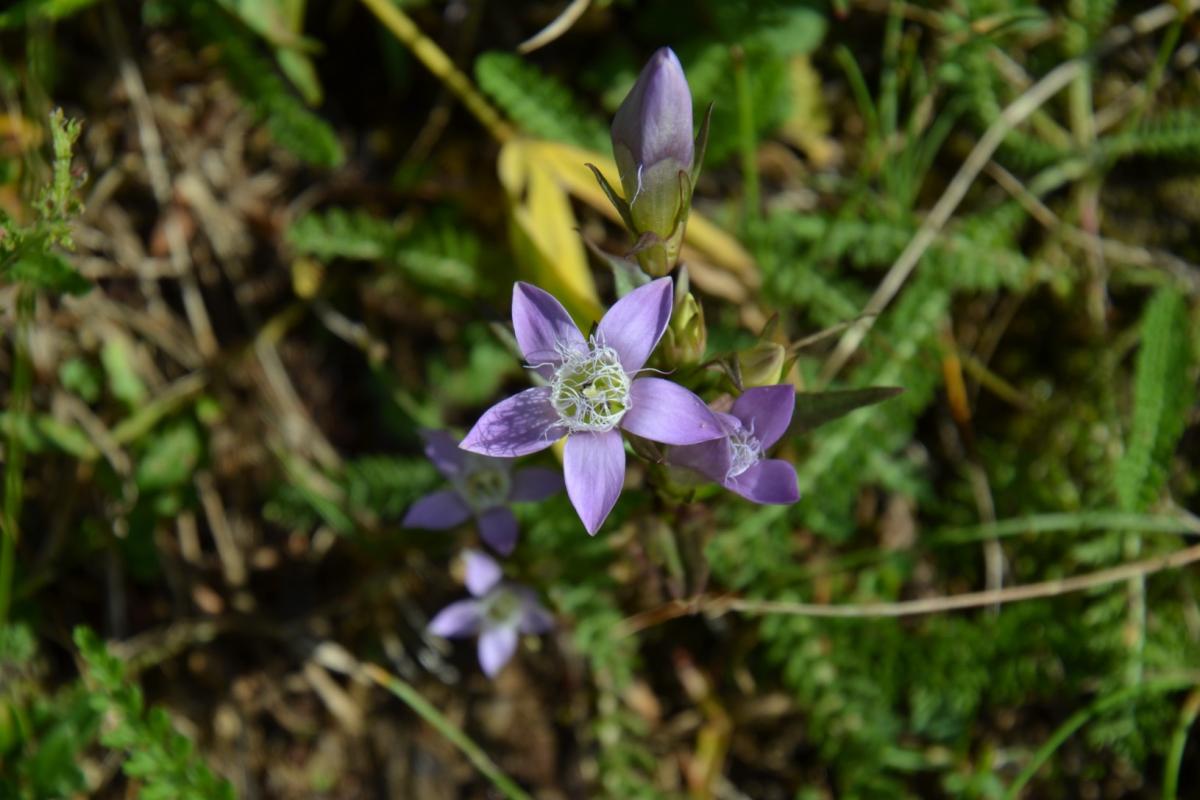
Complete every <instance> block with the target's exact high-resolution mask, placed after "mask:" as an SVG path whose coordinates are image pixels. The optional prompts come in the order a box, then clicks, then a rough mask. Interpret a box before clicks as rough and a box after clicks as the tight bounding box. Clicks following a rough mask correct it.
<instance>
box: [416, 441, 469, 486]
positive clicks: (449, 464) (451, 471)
mask: <svg viewBox="0 0 1200 800" xmlns="http://www.w3.org/2000/svg"><path fill="white" fill-rule="evenodd" d="M421 439H423V440H424V442H425V456H426V457H427V458H428V459H429V460H430V461H432V462H433V465H434V466H435V467H437V470H438V472H440V473H442V475H444V476H445V477H447V478H455V477H458V476H459V475H461V474H462V471H463V468H464V467H465V466H466V460H467V457H466V454H465V453H463V451H462V450H460V449H458V442H457V441H456V440H455V438H454V437H453V436H451V435H450V434H449V433H447V432H446V431H438V430H423V431H421Z"/></svg>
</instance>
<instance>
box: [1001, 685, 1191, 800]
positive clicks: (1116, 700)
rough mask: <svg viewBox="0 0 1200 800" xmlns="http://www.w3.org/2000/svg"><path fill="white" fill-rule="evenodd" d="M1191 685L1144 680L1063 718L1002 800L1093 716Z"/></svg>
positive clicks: (1011, 795) (1015, 791) (1011, 799)
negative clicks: (1141, 696)
mask: <svg viewBox="0 0 1200 800" xmlns="http://www.w3.org/2000/svg"><path fill="white" fill-rule="evenodd" d="M1195 683H1196V682H1195V680H1194V679H1192V678H1162V679H1160V680H1156V681H1147V682H1146V683H1140V684H1137V685H1136V686H1128V687H1126V688H1124V689H1121V690H1119V691H1116V692H1113V693H1112V694H1108V695H1105V696H1104V697H1101V698H1099V699H1098V700H1096V701H1095V702H1093V703H1092V704H1091V705H1090V706H1088V707H1087V708H1084V709H1081V710H1079V711H1076V712H1075V713H1074V714H1072V715H1071V716H1070V717H1068V718H1067V721H1066V722H1064V723H1063V724H1062V725H1060V726H1059V727H1058V730H1056V731H1054V733H1053V734H1052V735H1051V736H1050V738H1049V739H1047V740H1046V743H1045V744H1043V745H1042V746H1041V747H1039V748H1038V751H1037V752H1036V753H1034V754H1033V758H1032V759H1031V760H1030V762H1029V763H1028V764H1027V765H1026V766H1025V769H1023V770H1021V774H1020V775H1018V776H1017V777H1016V779H1015V780H1014V781H1013V782H1012V783H1011V784H1009V787H1008V791H1007V792H1005V793H1004V798H1005V800H1016V798H1017V797H1018V796H1020V794H1021V790H1023V789H1024V788H1025V785H1026V784H1027V783H1029V781H1030V780H1032V779H1033V776H1034V775H1036V774H1037V771H1038V770H1039V769H1041V767H1042V765H1043V764H1045V763H1046V762H1047V761H1049V760H1050V757H1051V756H1053V755H1054V752H1055V751H1056V750H1058V748H1059V747H1060V746H1062V743H1063V742H1065V741H1066V740H1067V739H1069V738H1070V737H1071V735H1072V734H1073V733H1075V732H1076V731H1077V730H1079V729H1080V728H1082V727H1083V726H1084V725H1086V724H1087V723H1088V722H1089V721H1090V720H1091V719H1092V718H1093V717H1096V716H1098V715H1100V714H1103V713H1104V712H1106V711H1109V710H1110V709H1113V708H1116V707H1117V706H1120V705H1122V704H1123V703H1125V702H1127V701H1128V700H1131V699H1133V698H1134V697H1137V696H1139V695H1141V694H1143V693H1145V694H1151V693H1153V694H1159V693H1165V692H1174V691H1177V690H1179V689H1183V688H1186V687H1188V686H1194V685H1195Z"/></svg>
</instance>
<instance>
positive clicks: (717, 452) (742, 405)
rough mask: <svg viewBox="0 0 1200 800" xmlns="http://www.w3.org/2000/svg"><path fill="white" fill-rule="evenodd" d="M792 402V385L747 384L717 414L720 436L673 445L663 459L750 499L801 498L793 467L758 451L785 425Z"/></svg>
mask: <svg viewBox="0 0 1200 800" xmlns="http://www.w3.org/2000/svg"><path fill="white" fill-rule="evenodd" d="M795 407H796V390H795V389H794V388H793V387H792V386H790V385H778V386H759V387H756V388H753V389H747V390H746V391H745V392H743V393H742V396H741V397H739V398H738V399H737V400H735V401H734V403H733V408H732V409H730V412H731V413H729V414H718V415H717V416H718V418H719V419H720V420H721V423H722V425H723V427H724V429H725V436H724V437H722V438H720V439H715V440H713V441H710V442H703V443H701V444H696V445H691V446H688V447H672V448H671V450H670V452H669V453H668V454H667V461H669V462H670V463H671V464H675V465H676V466H680V467H689V468H691V469H694V470H696V471H697V472H699V473H700V474H701V475H704V476H706V477H708V478H711V479H712V480H714V481H716V482H717V483H719V484H721V485H722V486H724V487H725V488H726V489H729V490H730V491H734V492H737V493H738V494H740V495H741V496H742V497H744V498H746V499H747V500H752V501H754V502H755V503H771V504H778V505H787V504H789V503H794V502H796V501H797V500H799V499H800V491H799V489H798V488H797V487H796V470H795V468H794V467H793V466H792V465H791V464H789V463H788V462H786V461H783V460H781V459H777V458H763V454H764V453H766V451H767V450H769V449H770V448H771V446H772V445H774V444H775V443H776V442H777V441H779V438H780V437H781V436H783V434H784V432H785V431H787V428H788V425H789V424H790V423H791V421H792V411H793V410H794V409H795Z"/></svg>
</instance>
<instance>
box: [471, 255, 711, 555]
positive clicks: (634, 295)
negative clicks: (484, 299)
mask: <svg viewBox="0 0 1200 800" xmlns="http://www.w3.org/2000/svg"><path fill="white" fill-rule="evenodd" d="M671 305H672V290H671V279H670V278H660V279H658V280H656V281H651V282H650V283H648V284H646V285H645V286H642V287H639V288H638V289H635V290H634V291H632V292H630V293H629V294H627V295H625V297H623V298H621V299H620V300H618V301H617V303H616V304H615V305H613V307H612V308H610V309H609V310H608V313H607V314H605V315H604V318H603V319H602V320H600V324H599V325H598V326H597V328H596V333H595V335H593V336H592V337H590V338H587V339H585V338H584V336H583V334H582V333H580V332H579V329H578V328H577V327H575V323H574V322H572V321H571V317H570V316H569V315H568V314H567V312H566V310H565V309H564V308H563V307H562V305H561V304H560V303H559V302H558V301H557V300H555V299H554V297H553V296H551V295H550V294H548V293H546V292H544V291H542V290H541V289H539V288H537V287H536V286H531V285H529V284H527V283H517V284H516V285H515V286H514V287H513V308H512V316H513V328H514V329H515V331H516V335H517V343H518V344H519V345H520V346H521V352H522V353H524V355H525V360H526V361H528V362H529V365H530V366H531V367H533V368H534V369H536V370H537V371H538V372H539V373H540V374H541V375H542V376H543V377H544V378H546V379H547V380H548V381H549V383H550V385H549V386H538V387H536V388H533V389H526V390H525V391H523V392H521V393H520V394H517V395H515V396H513V397H510V398H508V399H507V400H503V401H501V402H499V403H497V404H496V405H494V406H492V407H491V408H490V409H488V410H487V411H486V412H485V413H484V415H483V416H482V417H480V419H479V421H478V422H476V423H475V427H474V428H472V429H471V431H470V433H468V434H467V438H465V439H464V440H463V442H462V444H461V445H459V446H460V447H462V448H463V449H465V450H470V451H472V452H475V453H481V454H483V455H489V456H500V457H505V458H512V457H514V456H523V455H527V454H529V453H535V452H537V451H539V450H543V449H545V448H547V447H549V446H550V445H552V444H554V442H555V441H557V440H558V439H561V438H562V437H563V436H566V437H567V445H566V449H565V451H564V453H563V471H564V473H565V475H566V483H567V496H568V497H570V498H571V503H572V504H573V505H574V506H575V510H576V511H577V512H578V513H579V518H580V519H581V520H582V521H583V524H584V527H585V528H587V531H588V533H590V534H594V533H595V532H596V531H597V530H599V528H600V526H601V524H603V522H604V520H605V518H606V517H607V516H608V512H609V511H611V510H612V507H613V505H614V504H616V502H617V497H618V496H619V495H620V494H621V485H622V483H623V482H624V479H625V446H624V443H623V442H622V441H621V434H620V431H618V430H617V427H618V426H620V428H622V429H624V430H626V431H629V432H630V433H632V434H634V435H636V436H641V437H643V438H645V439H650V440H652V441H655V442H662V443H664V444H675V445H687V444H696V443H698V442H704V441H708V440H709V439H715V438H717V437H720V436H722V435H723V433H724V430H723V428H722V426H721V423H720V421H719V420H718V419H717V417H716V416H715V415H714V414H713V412H712V411H711V410H709V408H708V406H706V405H704V401H703V400H701V399H700V398H699V397H697V396H696V395H694V394H692V393H691V392H690V391H688V390H687V389H684V388H683V387H682V386H678V385H676V384H674V383H671V382H670V381H666V380H663V379H662V378H652V377H638V376H637V375H638V372H640V371H641V369H642V367H643V366H645V364H646V359H648V358H649V357H650V354H651V353H652V352H653V351H654V348H655V346H656V345H657V344H658V340H659V339H660V338H661V337H662V335H663V331H664V330H665V329H666V327H667V323H668V321H670V319H671Z"/></svg>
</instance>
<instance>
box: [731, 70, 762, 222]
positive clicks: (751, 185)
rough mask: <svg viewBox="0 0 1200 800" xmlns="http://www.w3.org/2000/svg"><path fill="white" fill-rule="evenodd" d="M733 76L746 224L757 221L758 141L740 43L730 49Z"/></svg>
mask: <svg viewBox="0 0 1200 800" xmlns="http://www.w3.org/2000/svg"><path fill="white" fill-rule="evenodd" d="M733 80H734V89H735V93H736V95H737V114H738V146H739V147H738V149H739V150H740V151H741V160H742V193H743V194H744V195H745V197H744V198H743V203H744V206H743V209H742V212H743V215H744V216H743V220H744V221H745V223H746V224H747V225H753V224H754V223H755V222H757V221H758V214H759V189H758V156H757V152H756V151H757V149H758V142H757V141H756V137H755V133H754V98H753V97H752V96H751V92H750V76H749V74H748V73H747V71H746V54H745V52H744V51H743V50H742V48H741V47H735V48H734V50H733Z"/></svg>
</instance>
